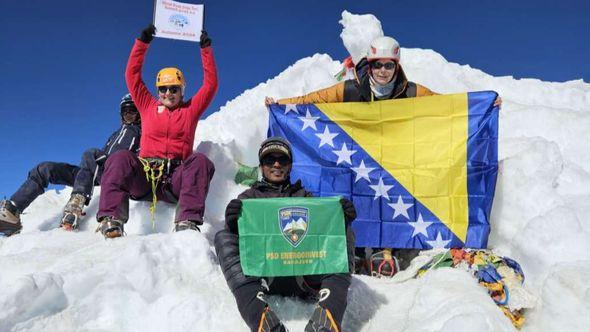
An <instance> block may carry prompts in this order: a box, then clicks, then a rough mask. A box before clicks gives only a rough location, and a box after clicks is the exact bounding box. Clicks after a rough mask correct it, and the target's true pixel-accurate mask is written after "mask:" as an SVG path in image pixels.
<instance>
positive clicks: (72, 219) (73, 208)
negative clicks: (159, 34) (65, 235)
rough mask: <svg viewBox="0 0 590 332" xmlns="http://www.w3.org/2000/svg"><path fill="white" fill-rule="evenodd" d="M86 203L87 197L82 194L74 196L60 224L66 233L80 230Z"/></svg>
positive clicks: (67, 205) (65, 209)
mask: <svg viewBox="0 0 590 332" xmlns="http://www.w3.org/2000/svg"><path fill="white" fill-rule="evenodd" d="M85 203H86V197H84V195H82V194H72V196H71V197H70V200H69V201H68V204H66V207H65V208H64V215H63V217H62V218H61V223H60V224H59V225H60V227H61V228H63V229H64V230H66V231H73V230H75V229H78V221H79V220H80V217H82V216H83V215H84V212H82V208H83V207H84V204H85Z"/></svg>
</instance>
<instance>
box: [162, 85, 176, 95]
mask: <svg viewBox="0 0 590 332" xmlns="http://www.w3.org/2000/svg"><path fill="white" fill-rule="evenodd" d="M166 91H170V93H172V94H174V93H177V92H178V91H180V87H179V86H175V85H174V86H159V87H158V92H160V93H166Z"/></svg>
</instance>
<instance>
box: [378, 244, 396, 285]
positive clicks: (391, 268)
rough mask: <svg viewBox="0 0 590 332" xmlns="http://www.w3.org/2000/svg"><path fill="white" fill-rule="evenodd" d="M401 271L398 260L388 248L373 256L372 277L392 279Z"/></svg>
mask: <svg viewBox="0 0 590 332" xmlns="http://www.w3.org/2000/svg"><path fill="white" fill-rule="evenodd" d="M398 271H399V264H398V262H397V258H395V257H394V256H393V255H392V254H391V249H389V248H386V249H383V250H382V251H379V252H377V253H374V254H372V255H371V276H373V277H378V278H381V277H385V278H391V277H393V276H394V275H395V274H396V273H397V272H398Z"/></svg>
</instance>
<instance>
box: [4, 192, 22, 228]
mask: <svg viewBox="0 0 590 332" xmlns="http://www.w3.org/2000/svg"><path fill="white" fill-rule="evenodd" d="M21 228H23V225H22V224H21V222H20V211H19V210H18V208H17V207H16V205H14V203H12V201H10V200H7V199H5V200H2V201H0V234H4V236H11V235H14V234H18V232H20V230H21Z"/></svg>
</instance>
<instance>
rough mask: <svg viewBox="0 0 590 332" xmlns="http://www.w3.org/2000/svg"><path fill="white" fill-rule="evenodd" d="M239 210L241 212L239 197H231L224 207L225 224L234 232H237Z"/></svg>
mask: <svg viewBox="0 0 590 332" xmlns="http://www.w3.org/2000/svg"><path fill="white" fill-rule="evenodd" d="M240 212H242V201H241V200H239V199H232V200H231V201H230V202H229V204H227V207H226V208H225V226H226V227H227V229H229V231H230V232H232V233H234V234H238V218H240Z"/></svg>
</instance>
